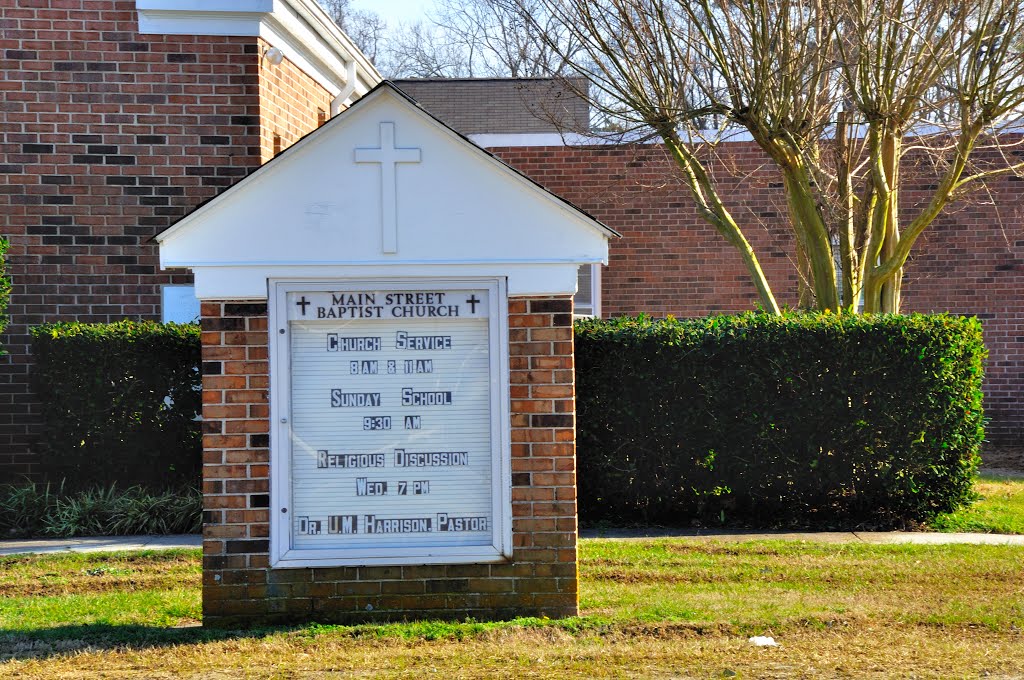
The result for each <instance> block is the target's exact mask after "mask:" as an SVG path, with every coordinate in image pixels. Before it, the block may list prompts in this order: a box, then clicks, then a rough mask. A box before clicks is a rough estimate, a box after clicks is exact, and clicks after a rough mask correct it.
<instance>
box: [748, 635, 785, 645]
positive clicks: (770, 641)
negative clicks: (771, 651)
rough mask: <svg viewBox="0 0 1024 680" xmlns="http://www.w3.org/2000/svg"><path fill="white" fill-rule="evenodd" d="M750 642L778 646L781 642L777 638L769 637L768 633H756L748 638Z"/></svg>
mask: <svg viewBox="0 0 1024 680" xmlns="http://www.w3.org/2000/svg"><path fill="white" fill-rule="evenodd" d="M747 642H749V643H750V644H752V645H754V646H755V647H778V646H779V643H778V642H776V641H775V638H773V637H768V636H767V635H755V636H754V637H752V638H750V639H749V640H747Z"/></svg>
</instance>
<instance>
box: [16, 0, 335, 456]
mask: <svg viewBox="0 0 1024 680" xmlns="http://www.w3.org/2000/svg"><path fill="white" fill-rule="evenodd" d="M13 5H16V6H13ZM0 29H2V30H0V59H2V61H0V97H2V101H0V130H2V135H3V136H2V138H0V235H4V236H7V237H9V238H10V239H11V243H12V246H11V252H10V258H9V263H10V272H11V275H12V278H13V282H14V292H13V296H12V298H11V307H10V310H9V312H10V316H11V325H10V326H9V328H8V331H7V333H6V334H5V335H4V336H3V338H2V339H0V342H2V343H3V346H4V347H5V348H6V349H8V350H9V351H10V356H9V357H5V358H3V359H2V360H0V361H2V362H3V364H2V370H0V470H3V471H4V474H9V475H12V476H13V475H22V474H26V473H29V472H31V471H32V461H33V460H34V456H33V455H32V453H31V451H30V447H31V444H32V441H33V439H34V436H33V432H34V431H35V430H36V429H37V428H38V419H37V418H38V417H37V416H36V414H35V410H36V407H35V405H34V404H33V399H32V396H31V391H30V389H29V369H30V360H31V357H30V355H29V348H28V342H29V337H28V329H29V327H31V326H34V325H38V324H40V323H44V322H50V321H58V320H72V319H77V320H80V321H111V320H116V319H121V318H126V317H127V318H147V319H158V318H159V317H160V313H161V309H160V287H161V284H168V283H179V284H180V283H190V282H191V275H189V274H187V273H184V272H174V273H171V272H161V271H160V270H159V265H158V252H157V247H156V244H155V243H153V242H152V241H151V238H152V237H153V236H154V235H155V234H157V233H159V232H161V231H162V230H164V229H165V228H167V227H168V226H170V225H171V224H172V223H173V222H174V221H175V220H176V219H177V218H178V217H180V216H181V215H183V214H185V213H186V212H187V211H188V210H190V209H191V208H193V207H195V206H196V205H197V204H199V203H200V202H202V201H204V200H206V199H209V198H210V197H212V196H213V195H215V194H216V193H218V192H219V191H221V190H223V189H224V188H225V187H227V186H230V185H231V184H234V183H235V182H236V181H238V180H239V179H240V178H242V177H244V176H245V175H247V174H248V173H249V172H250V171H251V170H252V169H253V168H255V167H257V166H258V165H259V164H260V163H261V161H262V160H264V159H266V158H268V157H269V156H267V153H266V152H267V148H268V147H267V144H268V143H272V140H271V135H272V134H273V131H275V130H278V131H280V133H281V135H282V137H283V138H284V140H285V144H284V146H287V144H290V143H291V142H294V141H295V140H296V139H298V138H299V137H300V136H301V135H302V134H304V133H306V132H309V131H310V130H312V129H314V128H315V127H316V123H317V112H316V109H317V108H318V107H326V110H328V112H329V103H327V102H328V98H327V95H326V93H325V92H324V91H323V90H322V89H321V88H319V86H318V85H316V84H315V83H314V81H313V80H312V79H311V78H309V77H308V76H305V75H304V74H302V73H301V72H300V71H298V69H296V68H295V67H294V65H292V64H291V63H290V62H288V61H287V60H286V61H285V62H284V63H282V64H281V65H279V66H277V67H272V66H269V65H267V64H266V63H265V62H263V60H262V59H261V55H262V50H263V49H264V48H265V47H266V45H265V43H263V42H262V41H261V40H259V39H257V38H232V37H204V36H162V35H139V34H138V18H137V15H136V12H135V2H134V0H63V1H62V2H59V3H57V2H45V1H42V0H36V1H31V0H26V1H24V2H18V3H10V2H8V3H2V4H0Z"/></svg>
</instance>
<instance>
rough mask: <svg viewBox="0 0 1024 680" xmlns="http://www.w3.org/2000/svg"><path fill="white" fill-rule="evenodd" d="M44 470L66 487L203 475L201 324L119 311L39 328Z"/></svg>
mask: <svg viewBox="0 0 1024 680" xmlns="http://www.w3.org/2000/svg"><path fill="white" fill-rule="evenodd" d="M32 352H33V354H34V357H35V369H34V371H35V372H34V383H35V388H36V393H37V395H38V397H39V400H40V402H41V403H42V407H41V408H42V415H43V432H42V436H41V441H40V453H41V454H42V467H43V474H44V476H45V477H46V479H48V480H51V481H54V482H56V483H60V482H61V481H62V480H64V484H65V486H66V488H68V489H69V490H71V489H84V488H87V487H93V486H109V485H111V484H114V483H116V484H118V485H119V486H121V487H130V486H135V485H140V486H142V487H145V488H148V489H169V488H174V487H177V486H181V485H195V484H197V482H198V479H199V475H200V469H201V460H202V456H201V452H200V446H201V441H200V433H199V424H198V422H197V421H196V419H197V417H198V415H199V412H200V408H201V400H202V393H201V391H200V388H201V383H200V380H201V376H200V374H199V361H200V358H199V357H200V345H199V327H198V326H196V325H191V324H182V325H179V324H158V323H153V322H148V321H144V322H136V321H120V322H117V323H112V324H83V323H56V324H48V325H44V326H39V327H38V328H34V329H32Z"/></svg>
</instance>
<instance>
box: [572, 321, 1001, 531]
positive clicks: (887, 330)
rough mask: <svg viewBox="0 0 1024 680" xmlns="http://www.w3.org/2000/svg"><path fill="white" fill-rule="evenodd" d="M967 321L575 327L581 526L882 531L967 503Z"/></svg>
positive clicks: (972, 446)
mask: <svg viewBox="0 0 1024 680" xmlns="http://www.w3.org/2000/svg"><path fill="white" fill-rule="evenodd" d="M984 356H985V349H984V346H983V343H982V336H981V324H980V322H979V321H978V320H977V319H973V318H971V319H968V318H961V317H953V316H948V315H919V314H915V315H910V316H895V315H892V316H852V315H843V316H835V315H805V314H791V315H787V316H784V317H774V316H768V315H763V314H755V313H749V314H743V315H740V316H732V317H727V316H719V317H711V318H705V319H695V320H687V321H680V320H676V319H672V318H669V319H666V320H662V321H654V320H652V319H649V318H645V317H639V318H621V319H614V320H610V321H601V320H584V321H580V322H578V323H577V324H576V378H577V414H578V416H577V423H578V434H577V441H578V445H577V446H578V448H577V451H578V470H579V473H578V474H579V476H578V483H579V499H580V500H579V504H580V517H581V519H582V520H583V521H589V522H594V521H598V520H608V521H613V522H633V521H642V522H661V523H667V524H675V525H679V524H684V523H689V522H691V521H693V520H700V521H705V522H706V521H711V522H722V521H725V522H741V523H746V524H748V525H757V526H772V525H775V526H782V525H787V524H800V525H815V524H817V525H821V526H827V525H840V524H841V525H844V526H851V525H855V524H858V523H870V524H873V525H875V526H879V525H888V526H894V525H897V524H900V523H901V522H903V521H905V520H911V521H919V520H924V519H927V518H928V517H930V516H932V515H934V514H935V513H938V512H946V511H950V510H952V509H954V508H955V507H957V506H959V505H960V504H962V503H964V502H965V501H967V500H969V499H970V498H971V482H972V479H973V477H974V474H975V471H976V467H977V463H978V449H979V446H980V444H981V442H982V439H983V415H982V407H981V381H982V361H983V358H984Z"/></svg>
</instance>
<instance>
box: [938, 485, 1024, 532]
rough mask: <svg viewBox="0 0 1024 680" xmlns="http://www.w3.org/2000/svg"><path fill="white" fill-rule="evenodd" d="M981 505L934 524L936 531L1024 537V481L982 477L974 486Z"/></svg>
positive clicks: (939, 519)
mask: <svg viewBox="0 0 1024 680" xmlns="http://www.w3.org/2000/svg"><path fill="white" fill-rule="evenodd" d="M974 489H975V491H977V493H978V496H979V498H978V502H977V503H975V504H973V505H972V506H971V507H969V508H967V509H964V510H960V511H958V512H954V513H951V514H948V515H940V516H939V517H937V518H936V519H935V520H933V521H932V522H931V524H930V526H931V528H933V529H935V530H936V531H947V532H948V531H980V532H984V533H995V534H1024V477H1003V476H998V475H990V474H985V473H982V474H981V475H979V477H978V481H977V482H975V484H974Z"/></svg>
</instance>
